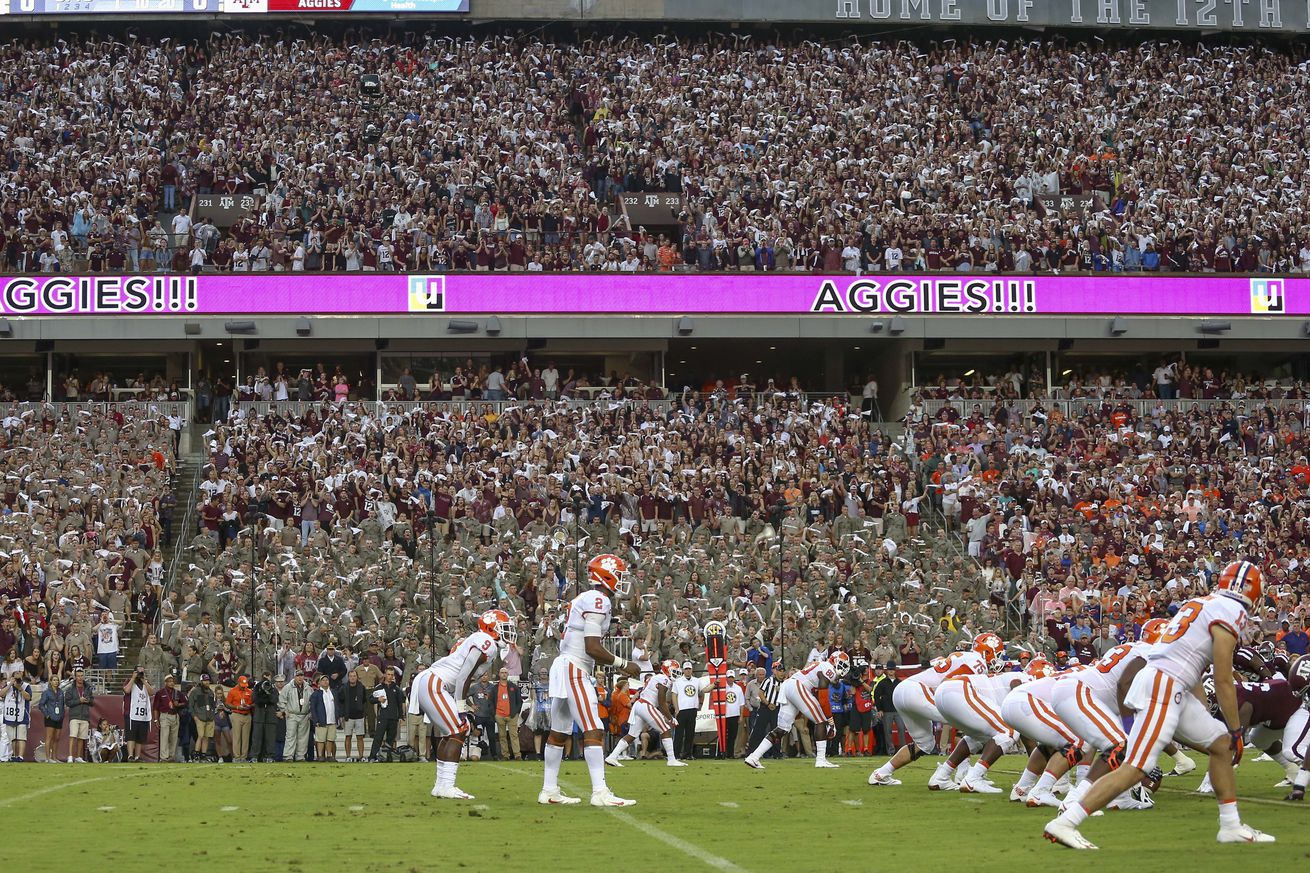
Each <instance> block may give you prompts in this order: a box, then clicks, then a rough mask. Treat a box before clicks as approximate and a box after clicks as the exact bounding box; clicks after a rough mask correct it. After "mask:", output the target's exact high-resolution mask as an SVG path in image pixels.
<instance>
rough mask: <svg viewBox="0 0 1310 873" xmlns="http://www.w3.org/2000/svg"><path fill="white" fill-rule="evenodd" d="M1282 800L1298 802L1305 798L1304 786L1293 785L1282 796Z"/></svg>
mask: <svg viewBox="0 0 1310 873" xmlns="http://www.w3.org/2000/svg"><path fill="white" fill-rule="evenodd" d="M1283 800H1293V801H1296V802H1298V803H1299V802H1301V801H1303V800H1305V787H1304V786H1301V785H1293V786H1292V790H1291V791H1290V792H1289V793H1288V795H1287V796H1286V797H1284V798H1283Z"/></svg>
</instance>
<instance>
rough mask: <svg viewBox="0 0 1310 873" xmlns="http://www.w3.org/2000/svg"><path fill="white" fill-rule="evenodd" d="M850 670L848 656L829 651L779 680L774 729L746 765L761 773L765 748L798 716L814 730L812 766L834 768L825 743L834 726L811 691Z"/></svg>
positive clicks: (787, 729)
mask: <svg viewBox="0 0 1310 873" xmlns="http://www.w3.org/2000/svg"><path fill="white" fill-rule="evenodd" d="M850 670H851V657H850V655H848V654H846V653H845V652H833V653H832V654H831V655H829V656H828V657H827V658H826V659H825V660H822V661H814V662H813V663H810V664H807V665H806V666H805V667H804V668H803V669H800V670H797V671H796V672H795V673H794V674H792V675H791V676H788V677H787V679H786V680H784V681H783V683H782V689H781V692H780V694H779V701H780V705H779V707H778V726H777V727H775V728H774V729H773V730H772V731H770V732H769V735H768V736H766V737H765V738H764V739H762V740H760V744H759V745H758V746H756V747H755V750H754V751H753V752H751V753H750V754H749V755H747V756H746V757H745V759H744V763H745V764H746V766H747V767H754V768H755V769H756V770H763V769H764V765H763V764H761V763H760V758H762V757H764V756H765V755H766V754H767V753H768V751H769V749H772V748H773V746H774V744H776V743H777V742H778V741H779V740H780V739H782V737H783V735H784V734H786V733H787V731H789V730H791V726H792V725H793V724H795V722H796V716H798V715H799V716H801V717H802V718H805V719H807V720H809V721H810V722H811V723H812V724H813V725H814V727H815V738H814V751H815V759H814V766H816V767H824V768H829V769H835V768H836V767H837V766H838V765H837V764H834V763H832V762H831V761H829V760H828V741H829V740H831V739H833V738H834V737H836V736H837V727H836V725H834V724H833V721H832V719H831V718H829V717H827V716H825V715H824V713H823V707H821V706H820V705H819V699H818V697H816V696H815V694H814V691H815V689H817V688H820V687H826V686H828V685H831V684H833V683H834V682H836V681H837V680H838V679H840V678H844V677H846V676H848V675H849V674H850Z"/></svg>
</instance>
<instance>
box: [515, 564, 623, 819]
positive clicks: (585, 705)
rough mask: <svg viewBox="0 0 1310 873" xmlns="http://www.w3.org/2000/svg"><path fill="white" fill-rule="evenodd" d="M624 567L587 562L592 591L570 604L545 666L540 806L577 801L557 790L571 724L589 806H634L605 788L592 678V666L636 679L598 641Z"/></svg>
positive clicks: (605, 628) (601, 732)
mask: <svg viewBox="0 0 1310 873" xmlns="http://www.w3.org/2000/svg"><path fill="white" fill-rule="evenodd" d="M627 572H628V565H627V563H625V562H624V560H623V559H622V558H620V557H619V556H617V555H598V556H596V557H595V558H592V559H591V561H590V562H588V564H587V576H588V578H589V579H590V581H591V590H589V591H584V592H583V593H581V594H579V595H578V596H577V597H575V598H573V600H572V601H571V602H570V603H569V609H568V613H567V615H566V616H565V619H564V638H563V639H562V640H561V641H560V646H559V656H558V657H556V658H555V660H554V662H553V663H552V664H551V665H550V734H549V736H547V738H546V747H545V749H544V753H545V754H544V757H545V759H546V776H545V780H544V781H543V782H542V786H541V793H540V794H538V795H537V802H538V803H543V804H573V803H581V800H580V799H579V798H577V797H569V796H568V795H566V794H563V793H562V792H561V791H560V789H559V768H560V763H561V762H562V761H563V760H564V742H565V740H567V739H568V738H569V736H570V735H571V734H572V733H573V725H574V724H575V723H576V724H579V725H581V726H582V756H583V757H584V758H585V759H586V761H587V772H588V774H590V776H591V805H592V806H633V805H634V804H636V801H635V800H625V799H623V798H622V797H615V796H614V792H612V791H610V790H609V786H607V785H606V784H605V747H604V745H603V743H604V737H605V733H604V731H605V725H604V723H603V722H602V721H601V719H600V706H599V701H598V699H597V696H596V684H595V679H594V678H593V677H594V676H595V673H596V664H598V663H599V664H600V665H601V666H602V667H613V668H614V669H616V670H618V671H619V672H620V673H622V674H623V675H625V676H631V677H636V676H638V675H639V674H640V673H641V670H640V668H639V667H638V666H637V665H636V664H634V663H631V662H630V661H627V660H626V659H624V658H620V657H618V656H617V655H614V654H612V653H610V652H609V650H607V649H606V648H605V645H604V643H603V642H602V640H603V638H604V637H605V634H606V633H608V632H609V629H610V619H611V616H612V606H611V604H610V596H611V595H613V594H615V593H617V594H619V595H625V594H627V593H628V590H629V587H630V583H629V582H628V580H627V579H626V578H624V577H625V576H626V575H627Z"/></svg>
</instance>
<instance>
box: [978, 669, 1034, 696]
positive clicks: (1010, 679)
mask: <svg viewBox="0 0 1310 873" xmlns="http://www.w3.org/2000/svg"><path fill="white" fill-rule="evenodd" d="M1032 681H1033V677H1031V676H1029V675H1028V674H1027V673H1024V672H1022V671H1020V672H1015V671H1013V670H1010V671H1009V672H1006V673H997V674H995V675H993V676H987V677H986V678H985V679H984V678H983V677H979V678H978V679H975V680H973V687H974V688H987V689H989V690H990V691H991V694H992V697H994V698H996V701H997V702H998V703H999V702H1000V701H1002V700H1004V699H1005V695H1007V694H1009V693H1010V692H1011V691H1013V690H1014V689H1015V688H1016V687H1017V686H1020V685H1027V684H1028V683H1029V682H1032Z"/></svg>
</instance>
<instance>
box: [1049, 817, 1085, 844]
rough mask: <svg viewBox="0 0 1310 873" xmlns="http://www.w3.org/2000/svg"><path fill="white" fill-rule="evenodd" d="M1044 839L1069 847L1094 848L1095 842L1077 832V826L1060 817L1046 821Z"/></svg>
mask: <svg viewBox="0 0 1310 873" xmlns="http://www.w3.org/2000/svg"><path fill="white" fill-rule="evenodd" d="M1043 833H1044V834H1045V836H1046V839H1048V840H1050V841H1051V842H1052V843H1055V844H1057V845H1060V846H1067V847H1069V848H1070V849H1095V848H1096V844H1095V843H1093V842H1092V841H1091V840H1089V839H1087V837H1084V836H1083V835H1082V834H1080V833H1078V828H1076V827H1074V826H1073V825H1071V824H1069V823H1068V822H1067V821H1065V820H1064V819H1062V818H1056V819H1052V820H1051V821H1048V822H1047V823H1046V827H1045V828H1044V830H1043Z"/></svg>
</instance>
